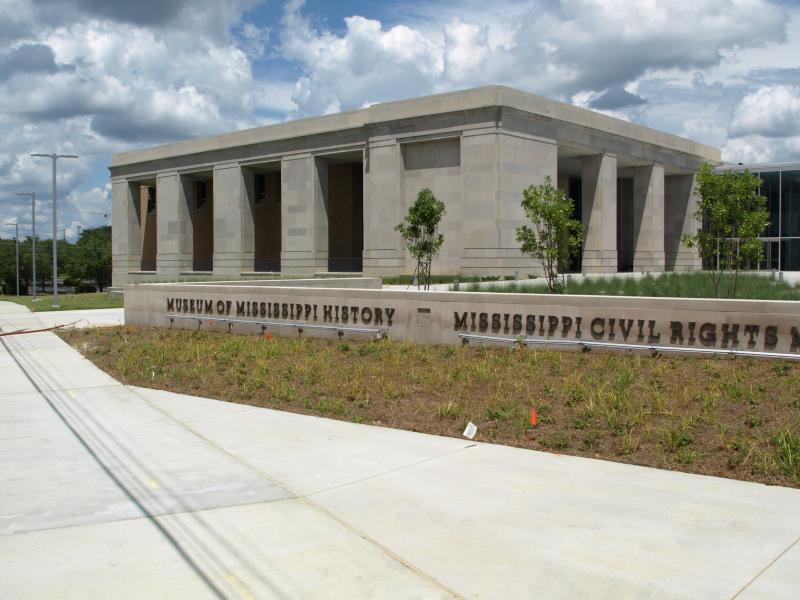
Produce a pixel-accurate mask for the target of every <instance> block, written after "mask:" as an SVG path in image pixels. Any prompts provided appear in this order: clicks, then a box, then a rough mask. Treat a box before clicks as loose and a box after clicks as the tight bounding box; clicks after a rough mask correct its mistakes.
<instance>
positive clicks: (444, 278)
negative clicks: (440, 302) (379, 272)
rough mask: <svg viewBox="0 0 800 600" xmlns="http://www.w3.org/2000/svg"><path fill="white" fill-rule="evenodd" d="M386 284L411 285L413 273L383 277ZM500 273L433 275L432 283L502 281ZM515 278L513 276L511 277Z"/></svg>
mask: <svg viewBox="0 0 800 600" xmlns="http://www.w3.org/2000/svg"><path fill="white" fill-rule="evenodd" d="M382 279H383V283H384V285H411V282H412V279H413V277H412V276H411V275H389V276H386V277H383V278H382ZM501 279H506V277H503V276H500V275H431V283H458V284H462V283H477V282H480V281H500V280H501ZM511 279H513V276H512V277H511Z"/></svg>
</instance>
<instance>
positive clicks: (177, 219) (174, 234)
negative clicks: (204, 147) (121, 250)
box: [156, 171, 193, 275]
mask: <svg viewBox="0 0 800 600" xmlns="http://www.w3.org/2000/svg"><path fill="white" fill-rule="evenodd" d="M183 179H184V178H182V177H181V176H180V175H179V174H178V173H177V172H175V171H172V172H167V173H159V175H158V177H157V179H156V197H157V198H158V205H157V209H156V210H158V221H157V236H158V244H157V253H156V270H157V271H158V273H159V275H162V274H163V275H178V274H179V273H181V272H182V271H191V270H192V240H193V230H192V219H191V216H190V214H189V203H188V201H187V192H186V190H185V189H184V188H185V182H184V181H183Z"/></svg>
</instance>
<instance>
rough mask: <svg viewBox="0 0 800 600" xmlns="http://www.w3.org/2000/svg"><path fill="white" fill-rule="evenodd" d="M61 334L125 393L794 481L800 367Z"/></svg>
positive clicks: (105, 331) (106, 331)
mask: <svg viewBox="0 0 800 600" xmlns="http://www.w3.org/2000/svg"><path fill="white" fill-rule="evenodd" d="M62 336H63V337H64V338H65V339H66V340H67V341H68V342H69V343H71V344H72V345H73V346H75V347H76V348H77V349H78V350H80V351H81V352H82V353H83V354H84V355H85V356H86V357H87V358H89V359H90V360H92V361H93V362H94V363H95V364H96V365H98V366H99V367H100V368H102V369H104V370H105V371H107V372H109V373H111V374H112V375H113V376H114V377H116V378H117V379H119V380H120V381H123V382H125V383H128V384H134V385H139V386H145V387H152V388H158V389H164V390H171V391H174V392H181V393H187V394H193V395H197V396H205V397H210V398H218V399H221V400H227V401H230V402H238V403H242V404H250V405H254V406H263V407H269V408H275V409H279V410H287V411H292V412H298V413H304V414H313V415H320V416H324V417H331V418H335V419H342V420H347V421H354V422H357V423H371V424H374V425H383V426H388V427H397V428H401V429H408V430H412V431H424V432H427V433H433V434H439V435H446V436H453V437H460V435H461V432H462V431H463V430H464V426H465V425H466V423H467V421H470V420H471V421H473V422H474V423H476V424H477V426H478V435H477V438H476V439H478V440H481V441H487V442H495V443H499V444H507V445H511V446H521V447H525V448H533V449H537V450H548V451H555V452H559V453H564V454H574V455H579V456H589V457H596V458H603V459H607V460H614V461H621V462H627V463H634V464H640V465H650V466H654V467H659V468H664V469H675V470H681V471H688V472H692V473H704V474H708V475H719V476H723V477H731V478H735V479H746V480H751V481H760V482H764V483H769V484H780V485H786V486H792V487H800V364H795V363H791V364H790V363H786V362H775V361H767V360H762V361H757V360H750V359H737V360H730V359H727V358H725V359H705V358H694V357H673V356H669V357H666V356H664V357H656V358H652V357H650V356H649V355H648V356H639V355H627V356H626V355H616V354H600V353H594V352H593V353H588V354H578V353H559V352H554V351H548V350H530V349H508V348H491V349H490V348H482V347H477V346H468V347H452V346H431V345H419V344H413V343H407V342H402V343H401V342H390V341H382V342H380V341H364V342H354V341H348V342H339V341H327V340H312V339H306V338H301V339H297V338H274V339H268V338H265V337H263V336H234V335H226V334H220V333H208V332H192V331H180V330H177V331H171V330H165V329H156V328H132V327H116V328H102V329H93V330H75V331H68V332H64V333H63V334H62ZM531 407H535V408H536V409H537V411H538V416H539V425H538V426H537V427H535V428H533V427H531V426H530V424H529V420H530V409H531Z"/></svg>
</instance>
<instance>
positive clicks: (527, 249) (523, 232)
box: [517, 175, 583, 294]
mask: <svg viewBox="0 0 800 600" xmlns="http://www.w3.org/2000/svg"><path fill="white" fill-rule="evenodd" d="M522 208H523V209H524V210H525V215H526V216H527V217H528V219H529V220H530V221H531V223H532V224H533V225H534V227H529V226H528V225H523V226H522V227H517V241H518V242H520V244H522V246H521V250H522V253H523V254H527V255H529V256H531V257H532V258H534V259H535V260H537V261H539V263H541V265H542V269H543V270H544V275H545V277H546V278H547V287H548V290H549V291H550V293H551V294H562V293H563V292H564V284H565V282H564V275H563V272H564V271H565V270H566V268H567V266H568V265H569V261H570V259H571V258H572V257H573V256H574V255H575V254H576V253H577V252H578V250H580V247H581V241H582V240H583V223H581V222H580V221H578V220H576V219H573V218H572V210H573V201H572V199H571V198H568V197H567V195H566V194H565V193H564V192H562V191H561V190H559V189H556V188H554V187H553V180H552V179H551V177H550V176H549V175H548V176H547V177H545V178H544V183H542V184H541V185H531V186H528V188H527V189H525V190H523V192H522Z"/></svg>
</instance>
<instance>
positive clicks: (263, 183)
mask: <svg viewBox="0 0 800 600" xmlns="http://www.w3.org/2000/svg"><path fill="white" fill-rule="evenodd" d="M266 202H267V176H266V175H264V174H263V173H262V174H256V181H255V200H254V201H253V204H255V205H256V206H264V204H266Z"/></svg>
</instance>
